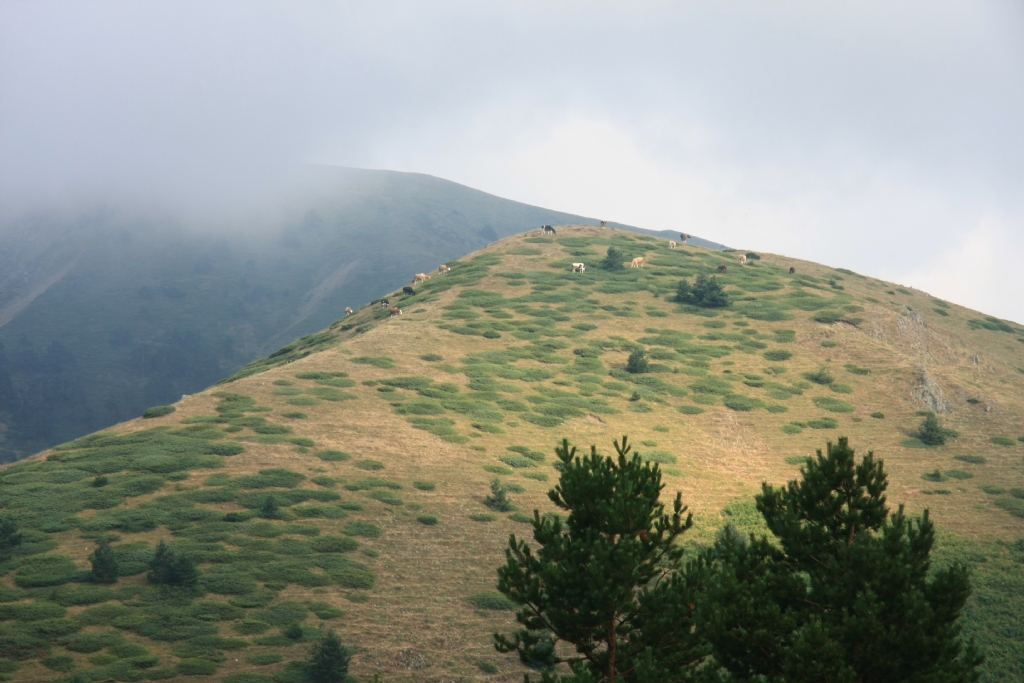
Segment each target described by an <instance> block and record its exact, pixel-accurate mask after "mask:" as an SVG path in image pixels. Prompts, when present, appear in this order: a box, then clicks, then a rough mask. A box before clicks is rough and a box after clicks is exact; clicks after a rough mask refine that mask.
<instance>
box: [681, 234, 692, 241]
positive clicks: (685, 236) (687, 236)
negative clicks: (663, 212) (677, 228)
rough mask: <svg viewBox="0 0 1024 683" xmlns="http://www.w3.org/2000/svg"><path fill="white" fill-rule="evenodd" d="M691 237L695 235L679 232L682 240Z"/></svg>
mask: <svg viewBox="0 0 1024 683" xmlns="http://www.w3.org/2000/svg"><path fill="white" fill-rule="evenodd" d="M691 237H693V235H687V234H686V233H685V232H681V233H679V239H680V241H682V242H686V240H688V239H690V238H691Z"/></svg>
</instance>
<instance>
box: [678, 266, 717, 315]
mask: <svg viewBox="0 0 1024 683" xmlns="http://www.w3.org/2000/svg"><path fill="white" fill-rule="evenodd" d="M675 300H676V301H678V302H679V303H682V304H691V305H693V306H699V307H701V308H726V307H727V306H728V305H729V295H728V294H726V292H725V288H724V287H722V285H720V284H719V283H718V280H717V279H716V278H715V276H714V275H712V276H708V275H707V274H706V273H700V274H699V275H697V278H696V280H694V283H693V284H692V285H691V284H690V283H689V282H688V281H687V280H680V281H679V285H678V286H677V287H676V297H675Z"/></svg>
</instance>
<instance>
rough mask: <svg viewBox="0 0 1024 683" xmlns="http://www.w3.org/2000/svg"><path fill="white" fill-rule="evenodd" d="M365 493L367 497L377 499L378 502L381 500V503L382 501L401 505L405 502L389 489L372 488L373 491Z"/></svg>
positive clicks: (387, 503)
mask: <svg viewBox="0 0 1024 683" xmlns="http://www.w3.org/2000/svg"><path fill="white" fill-rule="evenodd" d="M366 495H367V496H368V497H369V498H373V499H374V500H379V501H380V502H382V503H384V504H386V505H394V506H401V505H404V504H405V502H404V501H403V500H402V499H401V498H399V497H398V496H396V495H395V494H393V493H391V492H390V491H386V490H381V489H374V490H373V491H370V492H369V493H367V494H366Z"/></svg>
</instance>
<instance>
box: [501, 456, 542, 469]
mask: <svg viewBox="0 0 1024 683" xmlns="http://www.w3.org/2000/svg"><path fill="white" fill-rule="evenodd" d="M498 460H501V461H502V462H503V463H505V464H506V465H508V466H509V467H514V468H524V467H536V466H537V463H535V462H534V461H533V460H532V459H530V458H527V457H526V456H523V455H501V456H498Z"/></svg>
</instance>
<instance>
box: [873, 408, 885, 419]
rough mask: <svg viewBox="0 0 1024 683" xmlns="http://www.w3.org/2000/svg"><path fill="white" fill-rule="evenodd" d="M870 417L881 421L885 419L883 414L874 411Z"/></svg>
mask: <svg viewBox="0 0 1024 683" xmlns="http://www.w3.org/2000/svg"><path fill="white" fill-rule="evenodd" d="M871 417H873V418H875V419H876V420H882V419H884V418H885V413H883V412H879V411H877V410H876V411H875V412H873V413H871Z"/></svg>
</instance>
